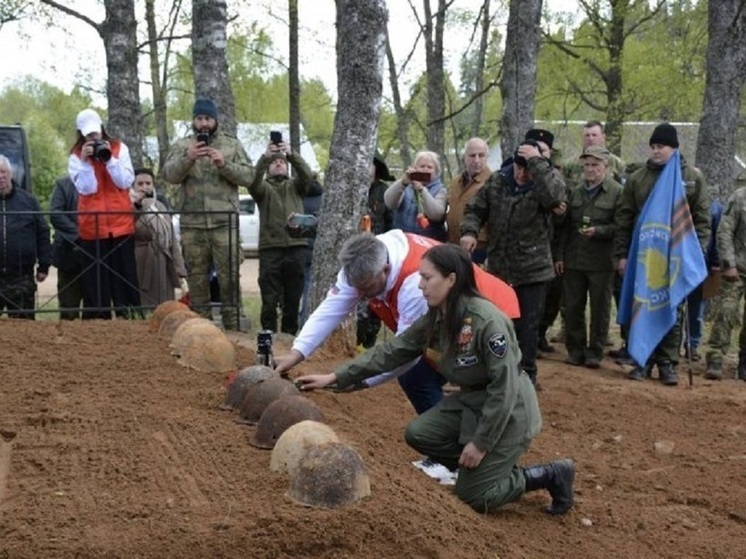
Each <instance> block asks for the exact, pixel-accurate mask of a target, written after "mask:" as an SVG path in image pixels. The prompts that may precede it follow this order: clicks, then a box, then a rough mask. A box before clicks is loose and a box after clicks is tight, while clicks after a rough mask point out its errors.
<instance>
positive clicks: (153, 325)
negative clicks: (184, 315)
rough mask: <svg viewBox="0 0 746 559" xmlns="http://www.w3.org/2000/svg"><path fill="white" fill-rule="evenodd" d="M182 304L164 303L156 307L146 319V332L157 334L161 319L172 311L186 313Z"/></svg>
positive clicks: (185, 308) (186, 308) (176, 302)
mask: <svg viewBox="0 0 746 559" xmlns="http://www.w3.org/2000/svg"><path fill="white" fill-rule="evenodd" d="M188 310H189V307H187V306H186V305H185V304H184V303H182V302H180V301H164V302H163V303H161V304H160V305H158V306H157V307H156V308H155V310H153V314H151V315H150V318H149V319H148V331H150V332H158V329H159V328H160V326H161V322H162V321H163V319H164V318H165V317H166V316H168V315H169V314H171V313H172V312H174V311H188Z"/></svg>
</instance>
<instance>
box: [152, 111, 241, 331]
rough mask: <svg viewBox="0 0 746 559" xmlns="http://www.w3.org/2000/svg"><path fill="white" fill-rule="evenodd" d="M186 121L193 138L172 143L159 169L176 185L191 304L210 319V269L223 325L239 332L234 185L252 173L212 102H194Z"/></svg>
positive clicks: (239, 297) (235, 192) (236, 211)
mask: <svg viewBox="0 0 746 559" xmlns="http://www.w3.org/2000/svg"><path fill="white" fill-rule="evenodd" d="M192 117H193V118H192V130H193V134H191V135H190V136H188V137H186V138H183V139H181V140H179V141H177V142H176V143H175V144H174V145H173V147H172V148H171V152H170V153H169V154H168V157H167V159H166V163H165V164H164V165H163V169H162V172H163V177H164V178H165V179H166V180H167V181H168V182H170V183H172V184H177V185H179V186H180V187H181V192H180V196H179V199H180V203H179V208H178V209H179V210H180V211H181V212H182V213H181V216H180V229H181V244H182V248H183V252H184V260H185V263H186V266H187V269H188V273H189V275H188V280H189V294H190V299H191V305H192V306H193V307H194V310H195V311H196V312H198V313H200V314H201V315H202V316H204V317H205V318H209V319H212V310H211V308H210V282H209V278H208V271H209V270H210V268H211V266H213V265H214V266H215V268H216V269H217V273H218V278H219V280H220V287H221V289H220V294H221V303H223V305H222V308H221V315H222V318H223V326H224V327H225V328H226V329H228V330H239V329H240V324H239V316H240V308H241V293H240V288H239V285H240V283H239V278H240V273H239V265H240V261H241V258H242V254H241V242H240V240H239V233H238V187H239V186H241V185H248V184H249V183H250V182H251V181H252V179H253V178H254V169H253V168H252V166H251V163H250V162H249V157H248V156H247V155H246V150H244V148H243V146H242V145H241V142H240V141H238V139H237V138H236V137H234V136H229V135H227V134H225V133H224V132H222V131H221V130H220V129H219V127H218V109H217V107H216V106H215V103H214V102H213V101H212V100H210V99H197V100H196V101H195V103H194V108H193V110H192ZM206 212H209V213H206Z"/></svg>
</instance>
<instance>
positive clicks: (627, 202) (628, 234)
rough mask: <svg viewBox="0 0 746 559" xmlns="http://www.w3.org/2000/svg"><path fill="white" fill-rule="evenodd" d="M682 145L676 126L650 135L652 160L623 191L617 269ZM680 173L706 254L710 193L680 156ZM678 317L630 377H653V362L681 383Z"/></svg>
mask: <svg viewBox="0 0 746 559" xmlns="http://www.w3.org/2000/svg"><path fill="white" fill-rule="evenodd" d="M678 148H679V139H678V133H677V132H676V128H674V127H673V126H672V125H670V124H668V123H665V122H664V123H663V124H659V125H658V126H656V128H655V130H653V134H652V135H651V137H650V159H648V161H647V163H646V164H645V166H644V167H642V168H640V169H638V170H637V171H635V172H634V173H632V174H631V175H630V176H629V178H628V179H627V184H626V185H625V187H624V191H623V193H622V203H621V205H620V207H619V210H618V211H617V213H616V222H617V235H616V239H615V241H614V256H615V257H616V258H618V265H617V271H618V272H619V274H620V275H622V276H623V275H624V272H625V270H626V268H627V254H628V252H629V246H630V243H631V240H632V233H633V231H634V229H635V225H636V223H637V218H638V217H639V216H640V212H641V211H642V208H643V207H644V205H645V202H646V201H647V199H648V196H649V195H650V193H651V191H652V190H653V186H655V182H656V181H657V180H658V177H659V176H660V174H661V171H662V170H663V167H664V166H665V165H666V163H667V162H668V160H669V159H670V158H671V156H672V155H673V154H674V152H675V151H676V150H677V149H678ZM681 176H682V178H683V180H684V186H685V188H686V201H687V203H688V204H689V211H690V212H691V215H692V220H693V222H694V228H695V230H696V232H697V238H698V239H699V244H700V246H701V247H702V253H703V254H706V253H707V243H708V241H709V239H710V196H709V194H708V192H707V185H706V184H705V179H704V176H703V175H702V173H701V172H700V171H699V170H698V169H696V168H694V167H690V166H689V165H687V163H686V161H684V158H683V157H682V158H681ZM680 318H681V317H680V316H679V320H677V321H676V324H675V325H674V326H673V328H671V330H670V331H669V332H668V334H666V335H665V336H664V337H663V339H662V340H661V342H660V343H659V344H658V346H657V347H656V348H655V351H653V355H652V357H651V360H650V361H649V362H648V363H638V364H637V367H635V368H634V369H633V370H632V372H630V374H629V378H630V379H632V380H643V379H644V378H646V377H649V376H650V373H651V371H652V368H653V365H654V364H657V365H658V378H659V379H660V381H661V382H662V383H663V384H665V385H668V386H675V385H677V384H678V382H679V378H678V375H677V373H676V365H677V364H678V363H679V346H680V340H681V323H680Z"/></svg>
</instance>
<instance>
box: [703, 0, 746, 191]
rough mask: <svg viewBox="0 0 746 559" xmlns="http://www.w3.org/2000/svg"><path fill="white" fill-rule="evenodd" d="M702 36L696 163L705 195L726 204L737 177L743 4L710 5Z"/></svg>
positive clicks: (745, 43)
mask: <svg viewBox="0 0 746 559" xmlns="http://www.w3.org/2000/svg"><path fill="white" fill-rule="evenodd" d="M708 34H709V42H708V44H707V77H706V82H705V97H704V101H703V103H702V120H701V121H700V126H699V132H698V134H697V157H696V159H697V166H698V167H699V168H700V169H701V170H702V172H704V174H705V177H706V178H707V183H708V185H709V186H710V192H711V194H712V195H713V196H714V197H720V198H721V199H726V198H727V197H728V196H730V194H731V193H732V191H733V189H734V187H735V178H736V172H737V168H736V163H735V160H734V156H735V153H736V136H737V132H738V128H737V123H738V121H739V114H740V108H741V93H742V92H743V87H744V82H746V0H721V1H719V2H712V1H711V2H710V3H709V6H708Z"/></svg>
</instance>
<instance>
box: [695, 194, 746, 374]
mask: <svg viewBox="0 0 746 559" xmlns="http://www.w3.org/2000/svg"><path fill="white" fill-rule="evenodd" d="M717 246H718V251H719V253H720V267H721V270H722V275H721V282H720V307H719V308H718V311H717V312H716V314H715V318H714V319H713V323H712V330H711V331H710V339H709V342H708V345H709V349H708V350H707V354H706V359H707V373H706V374H705V376H706V377H707V378H709V379H713V380H717V379H720V378H722V375H723V356H724V355H725V354H727V353H728V349H729V347H730V338H731V332H732V331H733V328H734V327H735V326H739V311H738V308H739V305H740V304H741V301H742V299H743V296H744V290H745V289H746V187H742V188H739V189H738V190H736V191H735V192H734V193H733V195H732V196H731V197H730V199H729V200H728V205H727V207H726V209H725V213H724V214H723V217H722V219H721V220H720V226H719V228H718V231H717ZM743 315H744V318H743V319H742V320H741V322H740V326H741V333H740V335H739V338H738V370H737V373H736V375H737V378H739V379H740V380H746V328H744V327H743V325H744V324H746V306H745V307H744V311H743Z"/></svg>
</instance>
